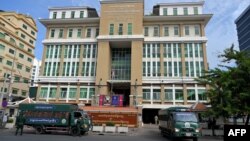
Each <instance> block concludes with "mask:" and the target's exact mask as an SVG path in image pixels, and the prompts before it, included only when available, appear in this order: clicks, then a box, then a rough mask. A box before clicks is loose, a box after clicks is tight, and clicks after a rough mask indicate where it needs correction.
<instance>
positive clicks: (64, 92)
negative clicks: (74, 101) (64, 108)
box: [60, 88, 68, 99]
mask: <svg viewBox="0 0 250 141" xmlns="http://www.w3.org/2000/svg"><path fill="white" fill-rule="evenodd" d="M67 91H68V88H61V89H60V98H61V99H66V98H67Z"/></svg>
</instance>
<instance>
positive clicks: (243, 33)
mask: <svg viewBox="0 0 250 141" xmlns="http://www.w3.org/2000/svg"><path fill="white" fill-rule="evenodd" d="M235 23H236V26H237V32H238V40H239V48H240V50H241V51H250V32H249V31H250V5H249V6H248V7H247V8H246V9H245V10H244V11H243V12H242V14H241V15H240V16H239V17H238V18H237V19H236V20H235Z"/></svg>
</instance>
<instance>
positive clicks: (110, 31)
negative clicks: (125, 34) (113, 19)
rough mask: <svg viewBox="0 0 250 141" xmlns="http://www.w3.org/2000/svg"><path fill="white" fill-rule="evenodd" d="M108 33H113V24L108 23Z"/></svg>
mask: <svg viewBox="0 0 250 141" xmlns="http://www.w3.org/2000/svg"><path fill="white" fill-rule="evenodd" d="M109 35H114V24H110V25H109Z"/></svg>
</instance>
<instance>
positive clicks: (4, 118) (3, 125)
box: [2, 113, 8, 128]
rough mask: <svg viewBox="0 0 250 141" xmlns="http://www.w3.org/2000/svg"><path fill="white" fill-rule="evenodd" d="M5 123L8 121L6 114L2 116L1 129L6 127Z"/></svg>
mask: <svg viewBox="0 0 250 141" xmlns="http://www.w3.org/2000/svg"><path fill="white" fill-rule="evenodd" d="M7 121H8V114H7V113H6V114H4V116H3V123H2V127H3V128H5V125H6V123H7Z"/></svg>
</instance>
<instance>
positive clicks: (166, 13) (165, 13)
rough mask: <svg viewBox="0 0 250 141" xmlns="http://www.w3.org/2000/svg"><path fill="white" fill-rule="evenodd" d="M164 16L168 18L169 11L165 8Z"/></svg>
mask: <svg viewBox="0 0 250 141" xmlns="http://www.w3.org/2000/svg"><path fill="white" fill-rule="evenodd" d="M163 15H164V16H167V15H168V9H167V8H163Z"/></svg>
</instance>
